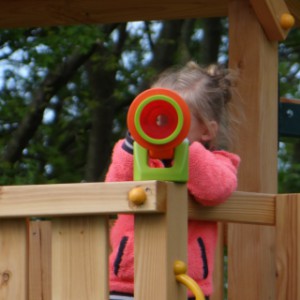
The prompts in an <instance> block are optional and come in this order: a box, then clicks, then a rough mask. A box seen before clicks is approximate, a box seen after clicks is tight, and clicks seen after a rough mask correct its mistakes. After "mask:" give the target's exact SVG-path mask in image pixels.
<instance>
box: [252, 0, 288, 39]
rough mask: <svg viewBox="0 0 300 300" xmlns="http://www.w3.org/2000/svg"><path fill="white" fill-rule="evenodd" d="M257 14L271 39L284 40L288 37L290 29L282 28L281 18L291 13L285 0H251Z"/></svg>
mask: <svg viewBox="0 0 300 300" xmlns="http://www.w3.org/2000/svg"><path fill="white" fill-rule="evenodd" d="M250 3H251V4H252V7H253V9H254V11H255V13H256V16H257V18H258V20H259V22H260V24H261V25H262V27H263V28H264V31H265V33H266V35H267V37H268V38H269V39H270V40H271V41H282V40H284V39H285V38H286V37H287V34H288V32H289V30H285V29H283V28H282V26H281V24H280V18H281V16H282V14H284V13H289V9H288V7H287V5H286V3H285V2H284V0H276V1H273V0H250Z"/></svg>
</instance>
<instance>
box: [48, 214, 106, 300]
mask: <svg viewBox="0 0 300 300" xmlns="http://www.w3.org/2000/svg"><path fill="white" fill-rule="evenodd" d="M108 252H109V247H108V220H107V217H105V216H101V217H100V216H96V217H66V218H60V219H53V220H52V299H55V300H66V299H72V300H82V299H84V300H95V299H108Z"/></svg>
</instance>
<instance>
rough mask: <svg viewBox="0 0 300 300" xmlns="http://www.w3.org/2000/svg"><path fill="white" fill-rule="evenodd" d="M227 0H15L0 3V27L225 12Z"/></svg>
mask: <svg viewBox="0 0 300 300" xmlns="http://www.w3.org/2000/svg"><path fill="white" fill-rule="evenodd" d="M227 2H228V0H203V1H194V0H185V1H182V0H164V1H161V0H151V1H138V0H127V1H122V0H117V1H108V0H103V1H101V2H100V1H97V0H86V1H81V0H73V1H63V0H14V1H6V2H4V3H2V5H1V10H0V27H2V28H10V27H31V26H50V25H51V26H53V25H72V24H92V23H94V24H99V23H113V22H126V21H139V20H160V19H184V18H200V17H217V16H225V15H227Z"/></svg>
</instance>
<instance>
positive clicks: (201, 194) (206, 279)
mask: <svg viewBox="0 0 300 300" xmlns="http://www.w3.org/2000/svg"><path fill="white" fill-rule="evenodd" d="M123 141H124V140H120V141H119V142H118V143H117V144H116V145H115V147H114V150H113V156H112V163H111V165H110V167H109V170H108V173H107V175H106V180H105V181H107V182H112V181H131V180H133V155H131V154H129V153H127V152H126V151H124V150H123V149H122V144H123ZM239 162H240V159H239V157H238V156H237V155H235V154H232V153H229V152H226V151H209V150H207V149H206V148H205V147H204V146H203V145H202V144H201V143H198V142H194V143H192V144H191V145H190V147H189V181H188V183H187V187H188V190H189V193H190V194H191V195H193V196H194V198H195V200H196V201H198V202H200V203H201V204H203V205H211V206H212V205H217V204H220V203H222V202H224V201H225V200H226V199H227V198H228V197H229V196H230V195H231V193H232V192H233V191H234V190H235V189H236V187H237V168H238V165H239ZM150 166H151V167H163V164H162V162H161V161H159V160H151V161H150ZM133 232H134V219H133V216H132V215H119V216H118V219H117V221H116V222H115V225H114V226H113V228H112V230H111V246H112V253H111V255H110V261H109V268H110V291H116V292H123V293H130V294H133V291H134V279H133V277H134V263H133V260H134V251H133V245H134V240H133V239H134V236H133ZM216 239H217V224H216V223H214V222H201V221H193V220H190V221H189V222H188V274H189V275H190V276H191V277H192V278H193V279H194V280H196V281H197V283H198V284H199V285H200V287H201V289H202V291H203V293H204V294H205V295H206V296H209V295H210V294H211V293H212V291H213V286H212V274H213V268H214V255H215V247H216Z"/></svg>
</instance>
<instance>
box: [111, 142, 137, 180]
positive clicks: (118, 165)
mask: <svg viewBox="0 0 300 300" xmlns="http://www.w3.org/2000/svg"><path fill="white" fill-rule="evenodd" d="M123 141H124V140H120V141H118V142H117V143H116V145H115V146H114V149H113V153H112V161H111V164H110V166H109V169H108V172H107V174H106V177H105V181H107V182H112V181H131V180H133V155H132V154H129V153H128V152H126V151H125V150H123V149H122V144H123Z"/></svg>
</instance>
